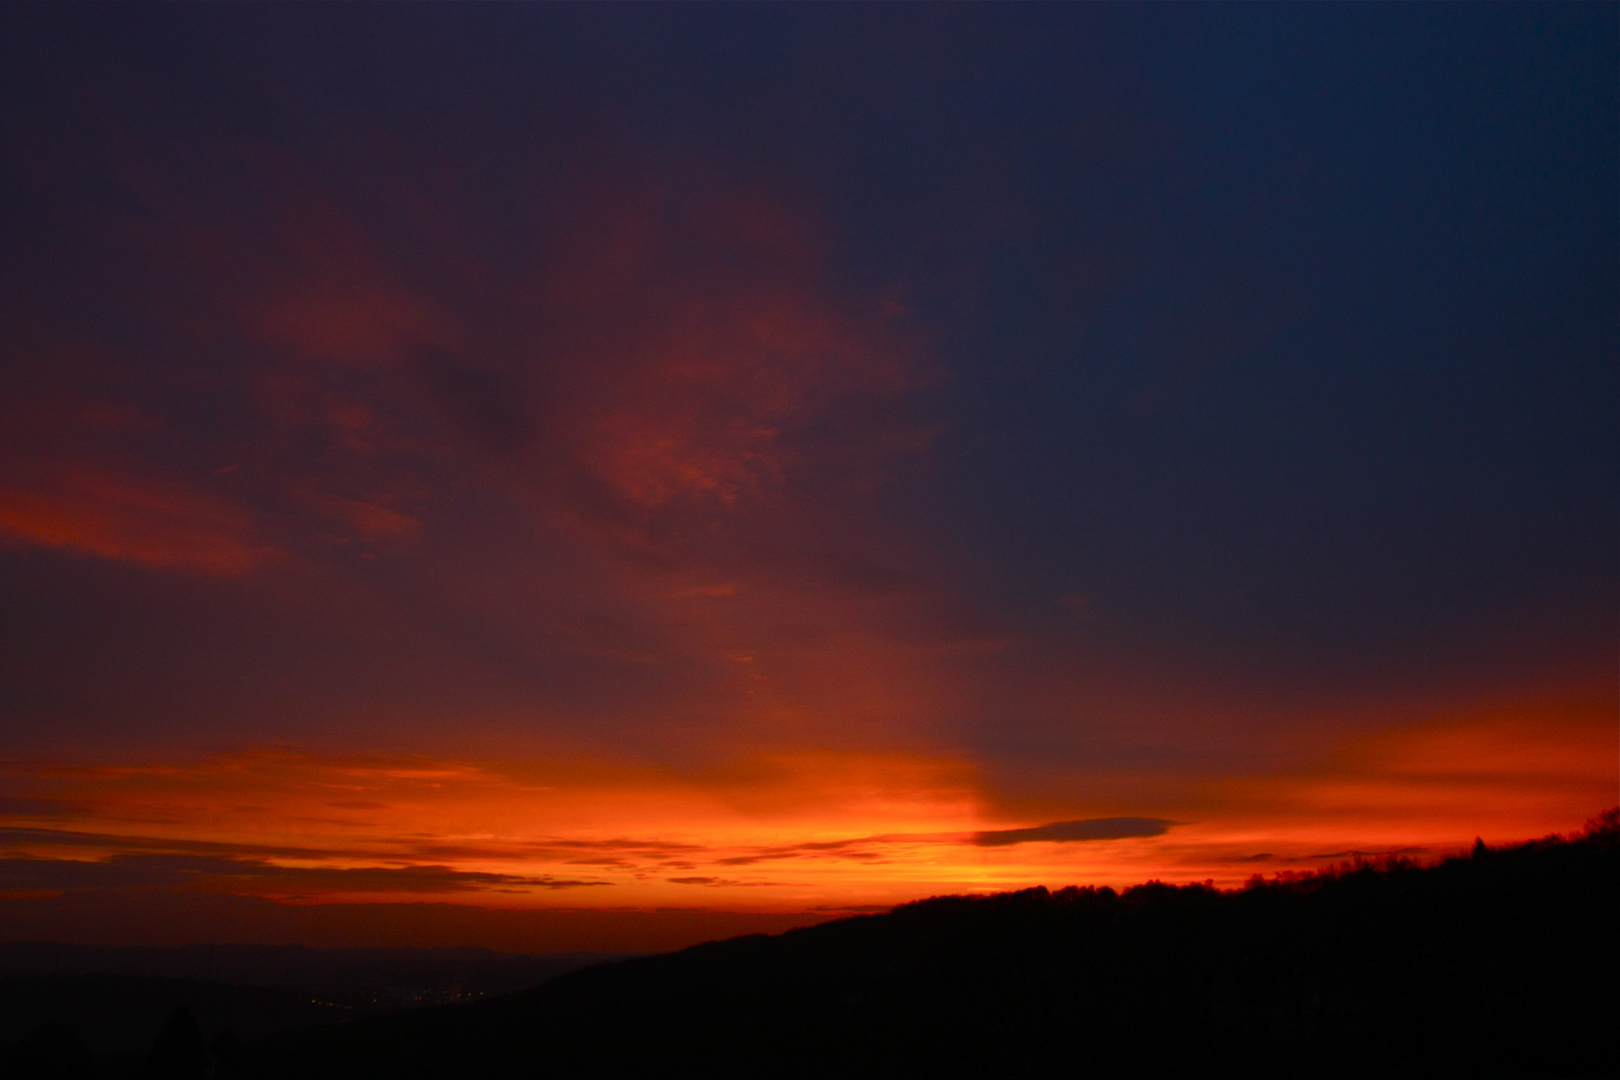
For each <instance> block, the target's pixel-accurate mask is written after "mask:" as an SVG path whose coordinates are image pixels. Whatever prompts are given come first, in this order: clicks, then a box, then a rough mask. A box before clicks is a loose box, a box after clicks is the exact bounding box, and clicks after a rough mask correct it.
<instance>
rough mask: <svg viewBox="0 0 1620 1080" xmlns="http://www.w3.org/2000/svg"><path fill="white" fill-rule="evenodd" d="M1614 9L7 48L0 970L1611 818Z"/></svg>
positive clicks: (1397, 843)
mask: <svg viewBox="0 0 1620 1080" xmlns="http://www.w3.org/2000/svg"><path fill="white" fill-rule="evenodd" d="M1617 42H1620V16H1617V9H1616V7H1615V6H1614V5H1604V4H1591V5H1579V6H1569V7H1563V6H1556V5H1534V6H1515V5H1488V6H1487V5H1468V6H1464V5H1420V6H1390V5H1366V6H1326V5H1309V6H1290V7H1282V6H1260V7H1246V6H1215V5H1208V6H1194V7H1177V6H1167V5H1141V6H1128V7H1111V6H1100V5H1095V6H1094V5H1081V6H1056V5H1038V6H990V5H983V6H974V5H894V6H853V5H845V6H811V5H802V6H731V5H726V6H701V5H690V6H688V5H677V6H668V7H653V6H640V5H628V4H627V5H589V6H559V7H552V6H504V5H503V6H494V5H489V6H485V5H476V6H474V5H469V6H450V5H444V6H434V5H398V6H385V5H285V6H246V5H221V6H209V7H205V6H198V5H184V6H180V5H177V6H170V7H155V6H122V7H110V6H91V5H71V6H70V5H51V6H43V5H41V6H21V5H13V6H10V7H8V8H6V9H5V10H4V11H3V12H0V224H3V231H0V245H3V247H0V251H3V259H0V275H3V286H0V834H3V837H0V938H4V939H8V940H22V939H48V940H62V941H81V942H107V943H153V944H156V943H170V942H186V941H266V942H278V941H280V942H303V943H308V944H379V943H380V944H432V945H444V944H451V945H461V944H468V945H490V946H494V947H498V948H509V949H524V950H536V951H542V950H543V951H566V950H570V949H591V950H632V951H634V950H645V949H655V948H673V947H677V946H681V945H685V944H690V943H692V942H694V941H698V940H703V939H704V938H709V937H716V936H725V935H728V934H732V933H740V932H744V931H749V930H756V929H766V930H772V929H781V928H784V927H787V926H792V925H803V924H805V923H808V922H813V921H815V920H817V919H823V918H829V917H834V916H837V915H840V914H845V913H849V912H854V911H862V910H872V909H876V908H881V907H885V906H889V905H893V904H895V903H899V902H903V901H907V900H912V899H917V898H920V897H925V896H929V895H936V894H941V893H962V892H982V891H995V890H1003V889H1010V888H1020V887H1026V886H1030V885H1037V884H1043V885H1048V886H1053V887H1057V886H1062V885H1068V884H1081V885H1085V884H1110V885H1115V886H1120V885H1128V884H1132V883H1135V882H1140V881H1144V880H1147V879H1150V878H1158V879H1161V880H1165V881H1173V882H1186V881H1204V880H1213V881H1214V882H1215V883H1216V884H1218V885H1223V886H1233V885H1238V884H1241V883H1242V882H1243V881H1244V880H1246V879H1248V878H1249V877H1250V876H1251V875H1253V874H1256V873H1262V874H1266V875H1270V874H1273V873H1280V872H1288V871H1299V870H1305V869H1310V868H1313V867H1316V866H1320V865H1323V864H1326V863H1332V862H1335V861H1339V860H1343V859H1347V858H1351V857H1353V856H1354V855H1357V854H1361V855H1378V854H1387V853H1404V854H1409V855H1412V856H1414V857H1418V858H1432V857H1436V856H1438V855H1441V854H1444V853H1446V852H1448V851H1453V850H1456V849H1458V848H1460V847H1463V846H1465V845H1469V844H1471V843H1472V842H1473V840H1474V838H1475V837H1476V836H1482V837H1483V838H1484V839H1485V840H1486V841H1487V842H1509V841H1514V840H1521V839H1526V838H1529V837H1533V836H1539V835H1543V834H1546V833H1549V832H1554V831H1559V832H1567V831H1571V830H1574V829H1577V828H1579V827H1580V826H1581V824H1582V822H1583V821H1584V820H1585V819H1586V818H1588V817H1590V816H1592V815H1593V814H1595V813H1597V812H1599V811H1601V810H1602V809H1604V808H1606V807H1607V806H1610V805H1613V804H1614V803H1615V802H1616V801H1617V794H1616V788H1617V784H1620V738H1617V719H1616V716H1617V708H1620V700H1617V679H1616V664H1617V658H1620V573H1617V570H1620V563H1617V559H1616V553H1617V540H1620V368H1617V364H1616V357H1617V355H1620V304H1617V302H1616V298H1617V296H1620V195H1617V192H1620V106H1617V102H1620V74H1617V73H1620V48H1617Z"/></svg>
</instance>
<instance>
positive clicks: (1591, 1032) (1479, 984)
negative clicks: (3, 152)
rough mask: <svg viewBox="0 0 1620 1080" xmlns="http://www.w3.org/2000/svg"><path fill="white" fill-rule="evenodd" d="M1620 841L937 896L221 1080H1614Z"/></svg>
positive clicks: (583, 980)
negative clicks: (1222, 876) (1287, 875)
mask: <svg viewBox="0 0 1620 1080" xmlns="http://www.w3.org/2000/svg"><path fill="white" fill-rule="evenodd" d="M1617 839H1620V828H1617V819H1616V814H1615V812H1613V811H1611V812H1610V813H1608V814H1606V815H1605V816H1604V818H1602V819H1600V820H1598V821H1597V822H1594V824H1593V825H1592V826H1591V827H1589V828H1588V830H1587V831H1586V833H1584V834H1582V835H1581V836H1579V837H1576V838H1572V839H1568V840H1564V839H1559V838H1556V837H1554V838H1548V839H1546V840H1540V841H1535V842H1532V843H1528V844H1523V845H1519V846H1516V847H1512V848H1504V849H1490V848H1486V847H1484V846H1483V845H1480V846H1478V847H1476V849H1475V851H1474V852H1473V854H1472V856H1471V857H1466V858H1455V859H1448V860H1446V861H1445V862H1443V863H1441V864H1439V865H1436V866H1429V867H1420V866H1416V865H1414V864H1411V863H1410V862H1405V861H1399V860H1397V861H1388V862H1383V863H1379V864H1376V865H1371V864H1359V865H1353V866H1346V867H1341V868H1338V869H1335V870H1331V871H1325V872H1321V873H1317V874H1313V875H1305V876H1302V877H1297V878H1294V879H1291V880H1285V881H1272V882H1269V883H1266V882H1259V881H1256V882H1255V883H1253V884H1251V886H1250V887H1249V888H1246V889H1244V890H1240V891H1235V892H1219V891H1216V890H1214V889H1210V888H1206V887H1201V886H1184V887H1179V888H1177V887H1173V886H1168V885H1162V884H1156V883H1154V884H1148V885H1143V886H1139V887H1137V888H1133V889H1130V890H1127V891H1126V892H1124V893H1123V894H1116V893H1115V892H1114V891H1113V890H1111V889H1106V888H1104V889H1073V888H1070V889H1064V890H1062V891H1059V892H1056V893H1052V892H1048V891H1047V890H1045V889H1032V890H1029V891H1025V892H1019V893H1011V894H1004V895H1000V896H992V897H984V898H964V897H947V898H942V899H935V900H927V901H923V902H920V903H915V904H909V905H906V906H904V907H901V908H897V909H896V910H895V911H893V912H891V913H889V914H885V915H875V916H865V917H858V918H851V919H845V920H841V921H839V922H833V923H825V924H822V925H820V926H816V927H811V928H808V929H804V930H796V931H792V932H789V933H786V934H782V935H780V936H776V937H761V936H755V937H744V938H736V939H733V940H730V941H723V942H718V943H714V944H708V945H701V946H698V947H696V948H692V949H687V950H685V951H683V952H680V953H674V954H670V955H665V956H656V957H647V958H643V959H638V960H631V961H627V962H622V963H617V964H610V965H604V966H600V967H595V968H589V969H586V970H583V971H579V972H575V973H574V974H571V975H567V976H563V977H561V978H559V979H556V980H553V981H552V982H550V983H548V984H546V985H545V986H543V987H540V988H539V989H537V990H533V991H529V992H525V993H521V994H516V995H513V996H511V997H508V998H503V999H498V1000H494V1001H489V1002H485V1003H481V1004H478V1005H473V1006H468V1007H455V1008H445V1009H435V1010H427V1011H418V1012H415V1013H410V1014H400V1015H395V1016H390V1017H385V1018H377V1019H373V1020H363V1021H357V1022H354V1023H351V1024H347V1025H344V1026H342V1027H340V1028H338V1029H334V1030H328V1031H324V1032H318V1033H314V1034H310V1035H305V1036H300V1037H296V1038H294V1037H288V1038H282V1039H280V1040H275V1041H272V1042H270V1043H267V1044H265V1045H261V1046H256V1047H253V1048H251V1049H250V1050H249V1051H247V1052H244V1054H243V1055H242V1057H241V1058H240V1059H239V1060H237V1061H235V1062H233V1063H231V1070H229V1071H227V1072H225V1073H222V1075H228V1076H238V1077H285V1076H299V1077H302V1078H310V1080H313V1078H316V1077H334V1078H336V1077H342V1078H345V1080H357V1078H365V1077H378V1078H382V1077H388V1078H401V1077H434V1078H450V1077H481V1078H482V1077H516V1076H525V1077H598V1076H601V1077H618V1076H625V1077H628V1076H658V1075H668V1074H671V1073H676V1074H684V1075H702V1076H751V1077H754V1076H770V1077H811V1076H815V1077H822V1076H969V1075H982V1076H997V1077H1001V1076H1020V1075H1023V1076H1035V1075H1040V1076H1052V1075H1058V1076H1081V1075H1086V1076H1090V1075H1096V1076H1154V1075H1170V1074H1191V1073H1195V1072H1203V1071H1207V1070H1211V1069H1221V1070H1227V1071H1234V1072H1241V1073H1244V1074H1248V1075H1254V1074H1288V1075H1290V1076H1294V1075H1313V1076H1323V1075H1326V1076H1334V1075H1338V1076H1352V1075H1353V1076H1368V1075H1377V1076H1433V1075H1459V1074H1463V1073H1468V1074H1470V1075H1496V1076H1590V1075H1615V1074H1616V1073H1617V1071H1620V1070H1617V1068H1616V1065H1617V1063H1620V1053H1617V1051H1616V1049H1615V1045H1616V1044H1615V1040H1614V1038H1613V1022H1614V1017H1615V1016H1616V1015H1620V982H1617V973H1620V948H1617V941H1620V929H1617V927H1620V920H1617V918H1616V915H1617V913H1620V843H1617Z"/></svg>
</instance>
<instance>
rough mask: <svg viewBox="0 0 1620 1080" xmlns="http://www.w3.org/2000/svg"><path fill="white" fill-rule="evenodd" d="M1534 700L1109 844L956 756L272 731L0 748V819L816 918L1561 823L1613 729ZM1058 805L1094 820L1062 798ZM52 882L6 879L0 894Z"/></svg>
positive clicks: (1181, 803)
mask: <svg viewBox="0 0 1620 1080" xmlns="http://www.w3.org/2000/svg"><path fill="white" fill-rule="evenodd" d="M1551 719H1552V718H1549V717H1547V716H1535V715H1526V714H1518V715H1511V716H1487V717H1484V718H1481V719H1476V720H1473V721H1465V720H1457V721H1451V722H1447V723H1436V724H1431V725H1426V726H1423V727H1420V728H1406V729H1399V730H1394V731H1390V732H1386V733H1384V734H1382V735H1377V736H1369V737H1364V738H1360V739H1354V740H1350V741H1348V742H1346V743H1344V744H1343V745H1342V746H1341V747H1340V749H1339V751H1338V752H1337V753H1335V754H1332V755H1329V756H1328V757H1327V758H1325V759H1324V760H1322V761H1319V762H1316V763H1314V764H1313V765H1310V766H1309V767H1305V768H1301V769H1299V770H1297V771H1295V772H1293V773H1290V774H1288V775H1270V776H1257V777H1249V778H1220V779H1208V780H1203V781H1194V782H1189V783H1184V784H1182V785H1181V786H1180V787H1179V789H1178V790H1174V791H1171V790H1161V791H1159V792H1158V793H1157V794H1147V793H1145V799H1144V801H1145V803H1146V804H1147V805H1149V806H1152V807H1155V808H1158V809H1157V810H1156V814H1157V815H1160V816H1158V817H1157V818H1151V819H1145V820H1149V821H1151V820H1160V821H1162V822H1163V824H1162V826H1160V827H1159V828H1160V831H1159V832H1158V834H1157V835H1154V834H1153V830H1152V829H1146V830H1145V831H1144V830H1142V829H1140V828H1139V827H1137V828H1138V831H1139V832H1143V834H1142V835H1127V836H1122V837H1119V838H1114V839H1097V840H1079V841H1074V840H1070V841H1060V840H1039V839H1036V840H1030V841H1028V842H1016V841H1012V840H1010V841H998V842H996V843H983V842H976V838H977V837H978V836H979V834H980V833H982V832H985V831H994V830H1016V829H1032V828H1037V827H1039V826H1042V825H1045V824H1047V823H1045V822H1030V821H1025V822H1016V821H1014V822H1008V821H998V820H991V819H990V818H989V817H988V816H987V814H988V807H990V806H991V805H993V800H991V799H988V798H987V797H986V795H987V793H986V791H985V789H984V787H983V781H982V779H981V778H980V777H979V775H978V774H977V772H976V770H975V769H974V768H972V767H971V766H970V765H968V764H966V763H964V762H962V761H960V760H952V759H949V758H943V757H926V756H918V755H900V754H855V753H848V754H833V753H825V752H816V753H803V752H799V753H787V752H782V753H776V754H760V755H757V756H754V757H751V758H748V759H742V760H737V761H733V762H730V763H727V764H722V765H719V766H715V767H711V768H707V769H693V770H689V771H686V772H681V771H677V770H674V769H671V768H668V767H652V766H645V765H634V764H628V763H622V762H621V763H613V762H606V761H602V760H581V759H553V760H535V761H530V762H524V763H515V764H514V763H501V764H496V763H493V762H488V761H470V760H442V759H435V758H429V757H425V756H415V757H412V756H384V755H370V754H355V755H330V756H322V755H317V754H314V753H311V752H306V751H299V750H296V749H292V748H286V747H264V748H259V749H254V750H248V751H243V752H238V753H229V754H217V755H214V756H211V757H207V758H203V759H196V760H191V761H171V762H160V763H123V764H116V763H77V764H75V763H67V762H61V761H58V762H46V761H21V760H13V761H11V762H9V763H8V764H7V765H6V767H5V770H4V779H5V784H6V788H7V790H8V791H9V792H10V793H11V795H10V797H8V798H7V799H6V801H5V803H4V804H3V805H4V808H5V810H6V813H5V815H4V816H3V817H0V822H3V824H4V827H5V829H6V832H7V834H8V842H7V847H8V848H9V849H10V850H11V851H12V852H13V853H14V854H22V855H25V856H26V857H27V859H29V860H34V862H33V864H32V865H34V866H36V867H37V868H38V869H39V870H40V871H41V873H44V871H45V870H46V868H47V867H48V866H50V865H65V864H67V863H72V864H74V866H73V867H71V869H74V870H75V872H78V873H82V872H84V866H85V865H93V866H94V867H99V868H100V869H99V870H98V871H97V872H98V873H99V874H100V877H99V878H97V879H96V883H95V884H94V886H93V887H95V888H103V889H105V888H146V889H151V888H157V889H167V890H180V891H187V892H201V893H208V892H217V893H226V894H231V895H238V896H253V897H260V898H264V899H269V900H272V901H275V902H277V903H282V904H295V905H309V904H317V905H319V904H333V903H359V902H390V903H397V902H441V903H442V902H449V903H454V904H470V905H474V906H477V907H485V908H542V909H544V908H569V909H581V908H585V909H592V908H595V909H604V910H606V909H613V910H625V909H639V910H651V909H664V908H705V909H710V910H713V909H723V910H732V911H744V912H746V911H753V912H776V913H804V914H805V915H806V916H807V917H816V918H819V917H824V916H825V914H826V913H828V912H838V911H848V910H864V909H869V908H878V907H886V906H889V905H893V904H895V903H900V902H904V901H907V900H912V899H918V898H921V897H925V896H930V895H939V894H945V893H963V892H983V891H999V890H1005V889H1015V888H1021V887H1027V886H1030V885H1034V884H1045V885H1048V886H1052V887H1059V886H1062V885H1067V884H1108V885H1113V886H1116V887H1121V886H1128V885H1131V884H1135V883H1138V882H1141V881H1144V880H1149V879H1158V880H1166V881H1172V882H1185V881H1202V880H1213V881H1214V882H1215V883H1216V884H1217V885H1222V886H1228V887H1230V886H1235V885H1238V884H1240V883H1241V882H1242V881H1244V880H1245V879H1247V878H1248V877H1250V876H1251V875H1253V874H1255V873H1262V874H1266V873H1272V872H1281V871H1298V870H1304V869H1311V868H1314V867H1316V866H1320V865H1323V864H1328V863H1333V862H1337V861H1342V860H1344V859H1348V858H1352V857H1356V856H1377V855H1381V854H1408V855H1411V856H1413V857H1417V858H1420V859H1422V858H1433V857H1436V856H1439V855H1441V854H1444V853H1447V852H1450V851H1454V850H1458V849H1461V848H1463V847H1465V846H1466V845H1467V844H1468V843H1469V842H1471V841H1472V839H1473V837H1474V836H1475V835H1476V834H1484V835H1486V839H1487V840H1488V841H1490V842H1496V843H1502V842H1509V841H1513V840H1520V839H1526V838H1529V837H1532V836H1536V835H1543V834H1546V833H1548V832H1554V831H1568V830H1572V829H1574V828H1577V827H1578V826H1579V825H1580V824H1581V822H1582V821H1583V820H1584V819H1585V818H1586V817H1588V816H1590V815H1591V814H1592V813H1594V812H1596V811H1597V810H1599V809H1601V808H1602V805H1603V804H1604V802H1605V801H1606V800H1608V799H1612V795H1613V790H1614V783H1615V774H1614V766H1613V760H1612V759H1613V749H1614V748H1613V741H1614V740H1613V733H1612V731H1610V730H1608V726H1607V725H1606V724H1605V723H1604V722H1602V719H1601V718H1600V717H1598V716H1596V715H1595V714H1589V715H1574V716H1563V717H1561V718H1558V720H1559V722H1558V726H1557V728H1556V731H1557V737H1556V738H1552V737H1550V731H1551V730H1552V727H1551V724H1550V720H1551ZM1111 811H1113V812H1111ZM1070 813H1071V817H1072V818H1073V819H1079V820H1086V819H1095V818H1112V817H1117V816H1118V814H1117V808H1110V807H1106V806H1101V805H1087V804H1086V803H1085V802H1084V801H1083V800H1080V801H1077V802H1076V803H1075V805H1074V806H1073V808H1072V810H1071V811H1070ZM1128 820H1131V821H1136V820H1138V819H1135V818H1132V819H1128ZM1133 827H1134V826H1133ZM51 860H57V861H58V863H55V864H53V863H51ZM13 876H15V874H13ZM64 887H65V888H68V889H72V888H74V887H75V886H74V884H73V883H72V882H71V881H70V882H68V883H67V884H66V885H65V886H64ZM51 889H52V886H51V883H50V882H49V881H47V880H36V881H20V880H14V881H8V882H7V883H6V886H5V896H6V898H8V899H13V900H17V899H22V898H24V897H26V896H33V897H36V898H43V897H47V896H48V895H50V894H51ZM57 891H60V890H59V889H58V890H57Z"/></svg>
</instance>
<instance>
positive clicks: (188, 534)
mask: <svg viewBox="0 0 1620 1080" xmlns="http://www.w3.org/2000/svg"><path fill="white" fill-rule="evenodd" d="M0 536H5V537H9V538H10V539H12V540H13V541H15V542H18V543H22V544H26V545H31V546H37V547H54V548H68V549H71V550H75V551H79V552H83V553H86V554H90V555H97V556H100V557H102V558H107V559H118V560H121V561H125V562H133V563H139V564H141V565H144V566H151V567H157V568H160V569H166V570H187V571H193V572H197V573H204V574H217V575H222V576H234V575H238V574H244V573H247V572H248V571H250V570H253V569H255V568H257V567H259V566H262V565H264V564H265V563H266V562H268V561H271V560H273V559H275V558H276V557H277V554H278V553H277V551H276V550H275V549H273V548H271V547H270V546H268V545H265V544H263V543H259V542H256V540H255V537H254V518H253V515H252V514H251V513H249V512H248V511H246V510H245V509H243V508H241V507H240V506H237V505H235V504H233V503H230V502H227V501H225V500H224V499H220V498H218V497H215V496H212V495H209V494H206V493H203V492H200V491H197V490H196V489H194V488H190V487H187V486H185V485H183V484H180V483H176V482H173V481H166V480H150V479H137V478H134V477H130V476H122V475H118V474H116V473H112V472H109V471H106V470H103V469H98V468H93V467H81V468H75V467H59V468H54V469H50V470H47V471H46V472H45V473H44V476H43V477H41V478H40V479H38V480H36V482H35V484H34V485H33V486H31V487H15V486H4V487H0Z"/></svg>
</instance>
